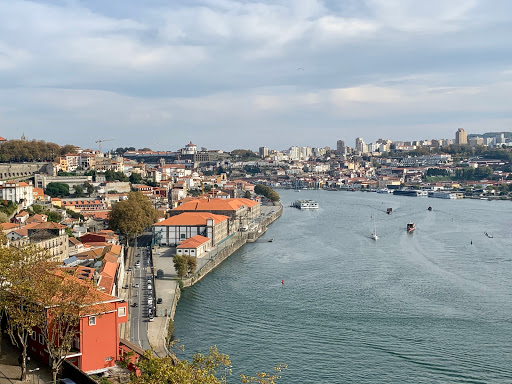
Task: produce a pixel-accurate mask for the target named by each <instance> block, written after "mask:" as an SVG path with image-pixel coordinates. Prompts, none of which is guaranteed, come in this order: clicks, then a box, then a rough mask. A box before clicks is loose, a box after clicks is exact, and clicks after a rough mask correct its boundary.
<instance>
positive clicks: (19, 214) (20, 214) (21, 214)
mask: <svg viewBox="0 0 512 384" xmlns="http://www.w3.org/2000/svg"><path fill="white" fill-rule="evenodd" d="M27 215H28V212H27V211H21V212H20V213H18V214H17V215H16V217H23V216H27Z"/></svg>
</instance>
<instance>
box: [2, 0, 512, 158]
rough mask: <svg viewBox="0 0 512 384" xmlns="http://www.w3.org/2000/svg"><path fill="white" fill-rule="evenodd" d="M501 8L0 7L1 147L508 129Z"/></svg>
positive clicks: (162, 145)
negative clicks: (10, 143) (21, 142)
mask: <svg viewBox="0 0 512 384" xmlns="http://www.w3.org/2000/svg"><path fill="white" fill-rule="evenodd" d="M511 41H512V1H509V0H450V1H446V0H429V1H417V0H357V1H356V0H289V1H285V0H272V1H270V0H268V1H267V0H260V1H252V0H172V1H168V0H145V1H140V0H109V1H104V0H87V1H80V0H69V1H60V0H47V1H20V0H3V1H1V0H0V136H2V137H5V138H7V139H17V138H20V137H21V135H22V134H23V133H24V134H25V136H26V137H27V138H28V139H30V140H31V139H38V140H45V141H51V142H56V143H58V144H62V145H63V144H75V145H78V146H81V147H83V148H93V149H94V148H97V145H98V144H96V143H95V141H97V140H100V139H102V140H107V139H108V140H110V141H108V142H104V143H103V145H102V149H104V150H106V149H109V148H117V147H126V146H134V147H136V148H142V147H149V148H152V149H153V150H177V149H179V148H181V147H183V146H184V145H185V144H187V143H188V142H189V141H192V142H193V143H194V144H196V145H197V146H198V147H206V148H208V149H223V150H233V149H238V148H244V149H253V150H256V149H257V148H258V147H260V146H267V147H269V148H272V149H286V148H288V147H290V146H292V145H298V146H312V147H325V146H330V147H333V148H335V147H336V140H339V139H342V140H345V143H346V145H350V146H354V140H355V138H356V137H363V138H364V140H365V141H366V142H372V141H375V140H377V139H379V138H385V139H391V140H421V139H432V138H437V139H442V138H452V139H453V138H454V136H455V131H456V130H457V128H459V127H462V128H464V129H466V131H468V133H484V132H489V131H510V130H511V128H512V103H511V100H512V44H511Z"/></svg>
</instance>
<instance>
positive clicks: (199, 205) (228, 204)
mask: <svg viewBox="0 0 512 384" xmlns="http://www.w3.org/2000/svg"><path fill="white" fill-rule="evenodd" d="M258 204H259V203H258V202H256V201H253V200H250V199H196V200H192V201H189V202H187V203H183V204H181V205H180V206H178V207H177V208H174V210H175V211H237V210H238V209H240V207H242V206H244V205H245V206H248V207H253V206H255V205H258Z"/></svg>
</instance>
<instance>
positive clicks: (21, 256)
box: [0, 245, 54, 381]
mask: <svg viewBox="0 0 512 384" xmlns="http://www.w3.org/2000/svg"><path fill="white" fill-rule="evenodd" d="M48 259H49V255H48V254H47V252H45V251H43V252H42V251H41V249H40V248H38V247H36V246H33V245H27V246H21V247H10V248H7V247H0V283H1V284H0V305H1V308H2V309H3V312H4V313H5V315H6V317H7V319H8V321H7V333H8V334H9V336H10V338H11V340H12V342H13V343H14V344H16V345H17V346H18V347H20V348H21V350H22V353H21V357H20V366H21V380H22V381H23V380H25V379H26V376H27V347H28V337H29V335H31V334H32V333H33V330H34V328H35V327H36V326H37V324H38V322H39V317H38V316H39V315H40V305H39V294H40V293H41V291H40V286H38V282H39V281H41V280H42V276H43V275H44V274H45V273H47V272H48V271H49V270H50V269H52V268H54V263H50V262H49V261H48Z"/></svg>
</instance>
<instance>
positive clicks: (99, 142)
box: [95, 139, 115, 152]
mask: <svg viewBox="0 0 512 384" xmlns="http://www.w3.org/2000/svg"><path fill="white" fill-rule="evenodd" d="M114 140H115V139H104V140H96V141H95V142H96V143H98V146H99V148H100V152H101V143H103V142H104V141H114Z"/></svg>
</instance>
